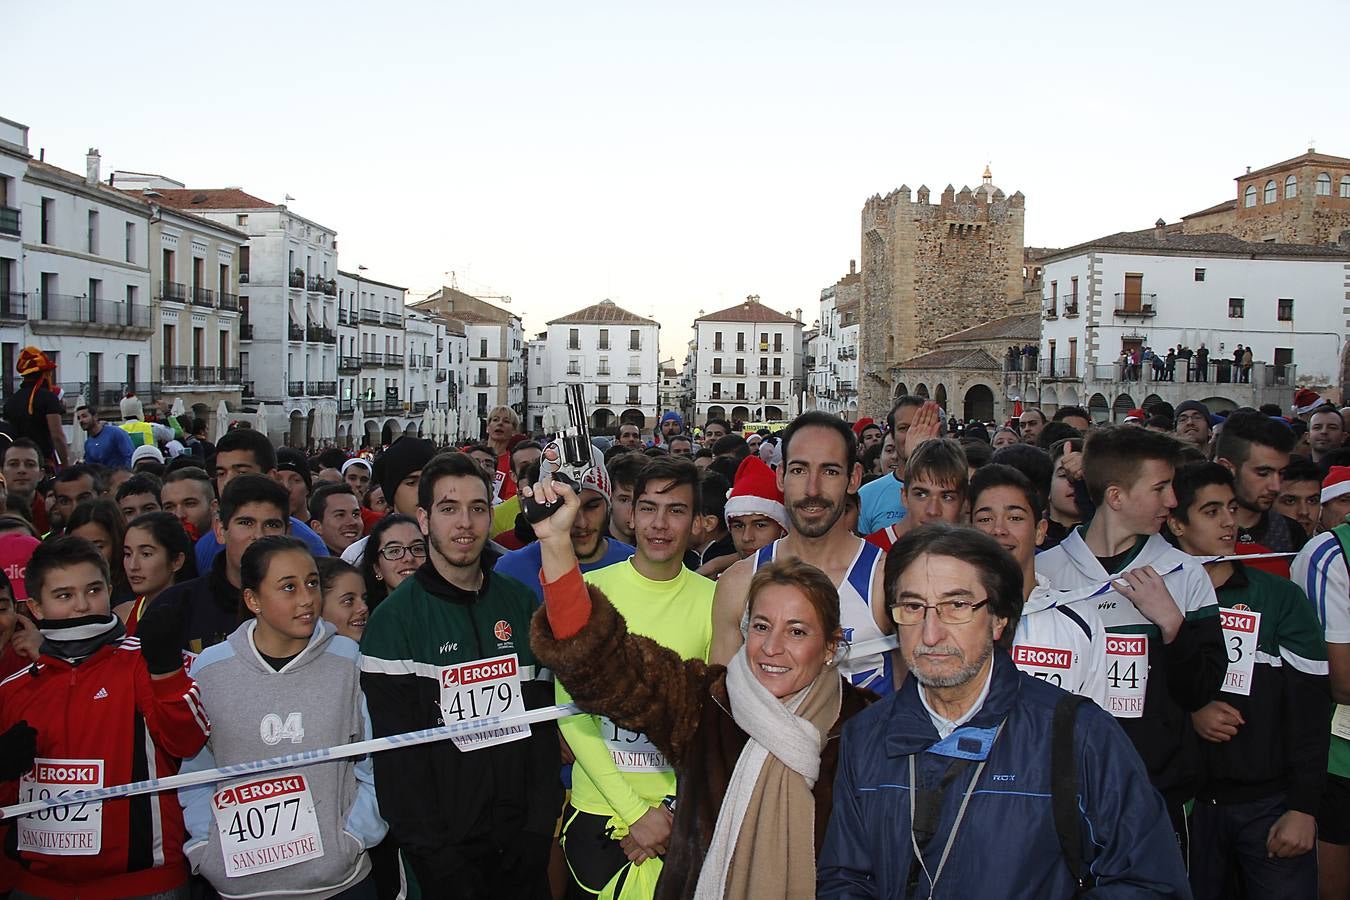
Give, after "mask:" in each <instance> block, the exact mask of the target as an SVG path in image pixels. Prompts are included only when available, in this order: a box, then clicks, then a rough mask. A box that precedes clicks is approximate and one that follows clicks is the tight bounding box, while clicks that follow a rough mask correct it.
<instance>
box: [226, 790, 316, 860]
mask: <svg viewBox="0 0 1350 900" xmlns="http://www.w3.org/2000/svg"><path fill="white" fill-rule="evenodd" d="M211 811H212V812H213V813H214V814H215V819H216V829H217V832H218V833H219V835H220V852H221V853H222V854H223V855H224V857H225V874H226V875H228V876H229V877H231V878H237V877H239V876H241V875H256V874H257V873H259V872H270V871H272V870H273V869H284V868H286V867H287V866H293V865H295V864H296V863H301V862H304V861H305V860H307V859H314V858H315V857H319V856H323V838H322V837H320V835H319V818H318V816H317V815H316V814H315V812H314V798H313V797H312V796H311V795H310V792H309V784H308V782H306V781H305V776H303V775H276V776H272V777H264V778H258V779H255V780H253V781H245V782H242V783H240V784H234V785H231V786H230V787H227V788H222V789H221V790H219V791H216V793H215V796H214V797H212V798H211Z"/></svg>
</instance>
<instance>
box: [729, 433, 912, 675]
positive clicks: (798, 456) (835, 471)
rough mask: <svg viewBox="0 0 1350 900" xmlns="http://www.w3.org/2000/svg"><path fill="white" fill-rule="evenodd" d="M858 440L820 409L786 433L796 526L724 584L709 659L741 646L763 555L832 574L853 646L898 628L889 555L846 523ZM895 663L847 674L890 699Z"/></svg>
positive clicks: (878, 659)
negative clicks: (887, 573)
mask: <svg viewBox="0 0 1350 900" xmlns="http://www.w3.org/2000/svg"><path fill="white" fill-rule="evenodd" d="M856 442H857V439H856V438H855V437H854V435H853V431H852V429H850V428H849V427H848V424H847V423H846V422H844V421H843V420H841V419H839V418H838V417H836V416H832V415H830V414H828V413H824V412H818V411H812V412H807V413H803V414H802V415H800V416H798V417H797V418H796V419H794V420H793V422H792V424H791V425H789V426H788V427H787V428H786V429H785V430H784V431H783V435H782V440H781V442H780V445H779V446H780V448H781V450H782V453H783V462H782V464H781V465H780V466H779V467H778V484H779V487H780V488H781V489H782V491H783V500H784V504H785V505H786V506H787V511H788V519H789V520H790V522H791V524H792V527H791V529H789V531H788V534H787V536H786V537H784V538H780V539H779V540H777V541H775V542H774V543H773V544H770V545H769V546H768V547H763V548H761V549H760V551H759V552H758V553H756V554H755V555H753V556H749V557H747V558H745V559H743V560H741V561H740V562H738V563H736V564H735V565H734V566H732V567H731V568H730V569H728V570H727V571H726V574H724V575H723V576H722V577H721V579H719V580H718V582H717V593H716V595H715V596H714V598H713V644H712V653H711V655H710V658H709V662H711V663H713V664H714V665H726V664H727V662H728V661H729V660H730V659H731V657H732V656H734V655H735V653H736V651H737V650H738V649H740V646H741V643H742V642H743V636H742V633H741V620H742V618H743V617H744V615H745V603H746V594H747V590H748V588H749V584H750V578H751V577H752V576H753V575H754V573H755V569H756V568H757V567H758V566H759V564H760V561H761V558H762V559H764V560H769V559H778V560H784V559H800V560H801V561H802V562H806V563H810V564H811V565H813V566H815V567H816V568H818V569H820V570H821V571H822V572H824V573H825V574H826V575H827V576H829V578H830V580H831V581H832V582H834V584H835V585H836V586H837V587H838V589H839V613H840V621H841V624H842V626H843V629H844V634H845V636H846V639H847V640H848V641H849V642H850V643H851V644H855V645H856V644H861V643H863V642H864V641H869V640H872V639H874V638H880V637H882V636H884V635H887V634H890V633H892V632H893V631H894V629H895V626H894V625H892V624H891V621H890V617H889V615H888V613H887V610H886V603H885V596H884V586H883V577H882V569H883V568H884V566H883V560H884V559H885V556H884V554H882V553H881V552H880V551H879V550H878V549H877V548H875V547H872V546H871V545H869V544H867V543H866V542H865V541H863V540H862V539H861V538H859V537H858V536H857V535H855V534H853V533H852V532H851V531H849V529H848V527H847V525H846V523H845V522H844V510H845V508H846V506H847V499H846V498H847V495H848V494H851V493H855V492H856V491H857V490H858V484H859V482H860V481H861V480H862V469H861V467H860V466H859V465H858V463H857V462H856V456H857V443H856ZM893 659H894V653H893V651H889V650H888V651H884V652H881V653H874V654H869V655H868V656H866V657H864V658H861V659H854V658H849V659H847V660H846V661H845V662H844V663H842V664H841V671H843V672H845V673H846V674H848V675H849V677H850V680H851V681H853V683H854V684H858V685H860V686H864V687H867V688H869V689H870V690H873V691H875V692H876V693H878V694H887V693H890V692H891V691H893V690H894V689H895V686H896V685H897V684H898V683H899V681H900V680H901V679H903V676H904V671H903V667H901V670H900V671H898V672H897V671H896V670H895V664H894V662H893Z"/></svg>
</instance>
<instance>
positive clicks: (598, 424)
mask: <svg viewBox="0 0 1350 900" xmlns="http://www.w3.org/2000/svg"><path fill="white" fill-rule="evenodd" d="M613 419H614V410H612V409H603V408H601V409H597V410H595V411H593V412H592V413H591V427H592V428H594V429H595V430H596V431H607V430H608V429H609V424H610V422H611V421H613Z"/></svg>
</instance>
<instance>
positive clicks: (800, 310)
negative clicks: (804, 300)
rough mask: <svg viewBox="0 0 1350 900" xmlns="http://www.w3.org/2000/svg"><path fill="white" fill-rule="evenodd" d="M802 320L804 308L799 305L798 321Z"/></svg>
mask: <svg viewBox="0 0 1350 900" xmlns="http://www.w3.org/2000/svg"><path fill="white" fill-rule="evenodd" d="M801 320H802V308H801V307H800V306H799V307H797V321H798V322H800V321H801Z"/></svg>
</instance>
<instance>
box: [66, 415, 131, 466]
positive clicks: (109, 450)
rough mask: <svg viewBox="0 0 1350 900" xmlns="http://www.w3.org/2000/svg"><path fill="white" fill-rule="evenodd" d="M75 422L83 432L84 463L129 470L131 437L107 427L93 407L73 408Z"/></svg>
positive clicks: (119, 430)
mask: <svg viewBox="0 0 1350 900" xmlns="http://www.w3.org/2000/svg"><path fill="white" fill-rule="evenodd" d="M75 421H76V422H77V423H78V424H79V426H80V428H81V429H82V430H83V431H84V434H85V438H84V461H85V462H87V463H97V464H98V465H100V466H107V467H108V468H110V469H129V468H131V453H132V451H133V449H134V448H133V447H132V446H131V436H130V435H128V434H127V433H126V432H125V431H123V430H122V429H120V428H116V427H112V428H110V427H108V426H107V425H106V424H104V423H103V422H102V421H101V420H100V419H99V417H98V413H96V412H95V411H94V409H93V407H91V406H89V405H88V404H87V403H81V404H80V405H79V406H77V407H75Z"/></svg>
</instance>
